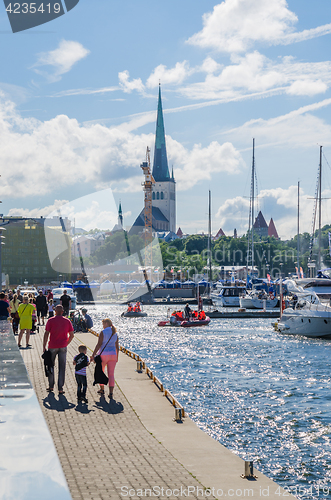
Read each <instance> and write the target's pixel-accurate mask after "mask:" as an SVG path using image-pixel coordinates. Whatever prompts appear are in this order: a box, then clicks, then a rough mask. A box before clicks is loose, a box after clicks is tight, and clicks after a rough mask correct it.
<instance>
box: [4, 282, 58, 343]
mask: <svg viewBox="0 0 331 500" xmlns="http://www.w3.org/2000/svg"><path fill="white" fill-rule="evenodd" d="M53 309H54V308H53V294H52V293H51V291H49V292H48V295H47V296H46V295H44V293H43V291H42V290H39V292H38V295H37V297H35V295H34V294H33V293H28V294H24V296H22V294H21V292H20V289H17V291H16V292H15V293H14V292H10V291H9V292H6V293H4V292H1V293H0V321H1V320H2V321H3V320H8V318H9V317H11V322H12V328H13V332H14V334H15V335H16V334H18V346H19V347H22V338H23V335H24V333H25V334H26V348H29V347H32V346H31V344H30V343H29V342H30V334H31V331H34V330H35V328H36V325H44V324H45V318H47V316H48V317H49V318H50V317H52V316H53V315H54V310H53ZM37 321H38V322H37ZM18 330H19V333H18Z"/></svg>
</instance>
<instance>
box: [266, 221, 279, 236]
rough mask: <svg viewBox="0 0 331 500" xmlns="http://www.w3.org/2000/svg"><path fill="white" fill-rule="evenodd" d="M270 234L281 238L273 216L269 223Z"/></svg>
mask: <svg viewBox="0 0 331 500" xmlns="http://www.w3.org/2000/svg"><path fill="white" fill-rule="evenodd" d="M268 236H274V238H276V239H277V240H279V236H278V233H277V229H276V226H275V223H274V221H273V220H272V218H271V219H270V223H269V227H268Z"/></svg>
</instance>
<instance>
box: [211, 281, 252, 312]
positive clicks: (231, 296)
mask: <svg viewBox="0 0 331 500" xmlns="http://www.w3.org/2000/svg"><path fill="white" fill-rule="evenodd" d="M245 292H246V287H245V286H235V285H232V286H231V285H229V286H222V287H221V288H220V292H219V293H211V294H210V298H211V300H212V303H213V305H214V306H221V307H239V305H240V304H239V299H240V297H241V296H242V295H245Z"/></svg>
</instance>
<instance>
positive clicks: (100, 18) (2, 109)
mask: <svg viewBox="0 0 331 500" xmlns="http://www.w3.org/2000/svg"><path fill="white" fill-rule="evenodd" d="M330 17H331V7H330V3H329V1H328V0H316V1H315V2H311V1H308V0H300V1H299V0H288V1H287V2H285V0H225V1H223V2H219V3H216V2H214V1H210V0H204V1H203V2H200V1H199V2H198V1H196V0H181V2H177V1H176V2H175V1H173V0H170V1H168V2H155V0H153V1H152V0H151V1H149V0H141V1H140V2H138V1H137V0H128V1H121V2H112V1H109V0H97V1H94V2H92V1H91V0H80V2H79V4H78V5H77V7H75V8H74V9H73V10H72V11H71V12H69V13H67V14H66V15H64V16H62V17H60V18H59V19H57V20H55V21H52V22H51V23H48V24H45V25H43V26H41V27H38V28H35V29H33V30H29V31H26V32H21V33H17V34H12V33H11V31H10V26H9V21H8V18H7V16H6V12H5V9H4V7H2V6H0V43H1V48H2V55H1V63H2V64H1V66H2V72H1V74H2V77H1V82H0V90H1V99H0V138H1V139H0V164H1V166H2V168H1V175H2V177H1V182H0V196H1V200H2V202H3V204H2V211H3V213H4V214H25V215H32V216H37V215H45V216H47V215H48V214H49V213H50V212H52V210H54V208H56V207H57V206H58V205H60V204H61V203H64V202H67V201H72V200H74V199H75V198H79V197H81V196H85V195H87V194H91V193H93V192H95V193H96V194H95V198H96V201H97V200H98V194H97V193H98V191H99V190H101V189H105V188H109V187H111V189H112V191H113V195H114V198H115V201H116V203H118V201H119V200H121V201H122V207H123V212H124V214H125V225H127V226H129V225H130V224H132V223H133V221H134V219H135V217H136V215H137V214H138V212H139V211H140V210H141V208H142V204H143V193H142V189H141V181H142V176H141V170H140V168H139V165H140V163H141V162H142V161H143V160H144V156H145V151H146V146H149V147H150V148H151V149H152V151H153V148H154V133H155V119H156V108H157V92H158V88H157V87H158V82H159V81H161V85H162V97H163V107H164V120H165V129H166V134H167V150H168V162H169V165H170V167H171V166H173V167H174V172H175V178H176V181H177V226H181V228H182V229H183V231H186V232H188V233H194V232H197V231H206V230H207V206H208V190H209V189H211V191H212V206H213V208H212V212H213V213H212V227H213V232H214V233H216V231H217V230H218V229H219V227H222V228H223V230H224V231H225V233H226V234H233V229H234V228H235V227H236V228H237V230H238V233H239V234H242V233H243V232H244V231H246V229H247V221H248V203H249V201H248V196H249V190H250V178H249V177H250V166H251V157H252V138H253V137H255V141H256V166H257V172H258V187H259V194H260V198H259V201H258V207H259V208H260V209H262V211H263V213H264V215H265V218H266V219H267V222H268V221H269V220H270V218H271V217H273V219H274V221H275V223H276V227H277V229H278V231H279V233H280V235H281V236H282V237H284V238H285V237H290V236H291V235H293V234H294V233H295V231H296V186H297V182H298V181H299V180H300V183H301V207H302V209H301V230H302V231H310V229H311V219H312V208H313V202H312V200H309V199H308V198H309V197H311V196H314V192H315V185H316V175H317V167H318V162H319V145H320V144H321V145H323V147H324V154H325V159H324V158H323V164H324V166H325V168H324V171H325V176H324V180H323V195H324V196H325V197H326V198H327V197H330V196H331V185H330V177H331V175H330V167H329V165H328V163H329V164H330V165H331V119H330V105H331V92H330V86H331V60H330V58H331V55H330V54H331V51H330V48H331V21H330ZM94 209H95V213H94V217H93V212H91V215H92V217H90V218H89V222H88V227H90V226H91V225H93V223H94V222H95V225H98V220H99V219H98V217H99V215H100V214H99V212H100V213H102V221H103V222H102V224H103V225H105V220H107V217H106V212H107V206H105V205H104V204H103V205H102V206H101V204H100V210H99V212H98V210H97V209H96V208H95V206H94ZM76 218H77V221H76V224H77V225H84V219H83V215H80V214H77V217H76ZM330 220H331V200H330V201H329V200H326V201H325V202H324V206H323V224H324V223H329V222H330ZM102 224H101V219H100V224H99V226H100V225H102Z"/></svg>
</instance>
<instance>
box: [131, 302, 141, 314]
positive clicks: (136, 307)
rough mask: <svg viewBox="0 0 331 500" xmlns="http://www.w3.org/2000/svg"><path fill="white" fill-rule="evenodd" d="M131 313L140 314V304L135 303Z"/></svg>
mask: <svg viewBox="0 0 331 500" xmlns="http://www.w3.org/2000/svg"><path fill="white" fill-rule="evenodd" d="M133 311H134V312H141V308H140V302H136V305H135V306H134V308H133Z"/></svg>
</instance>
